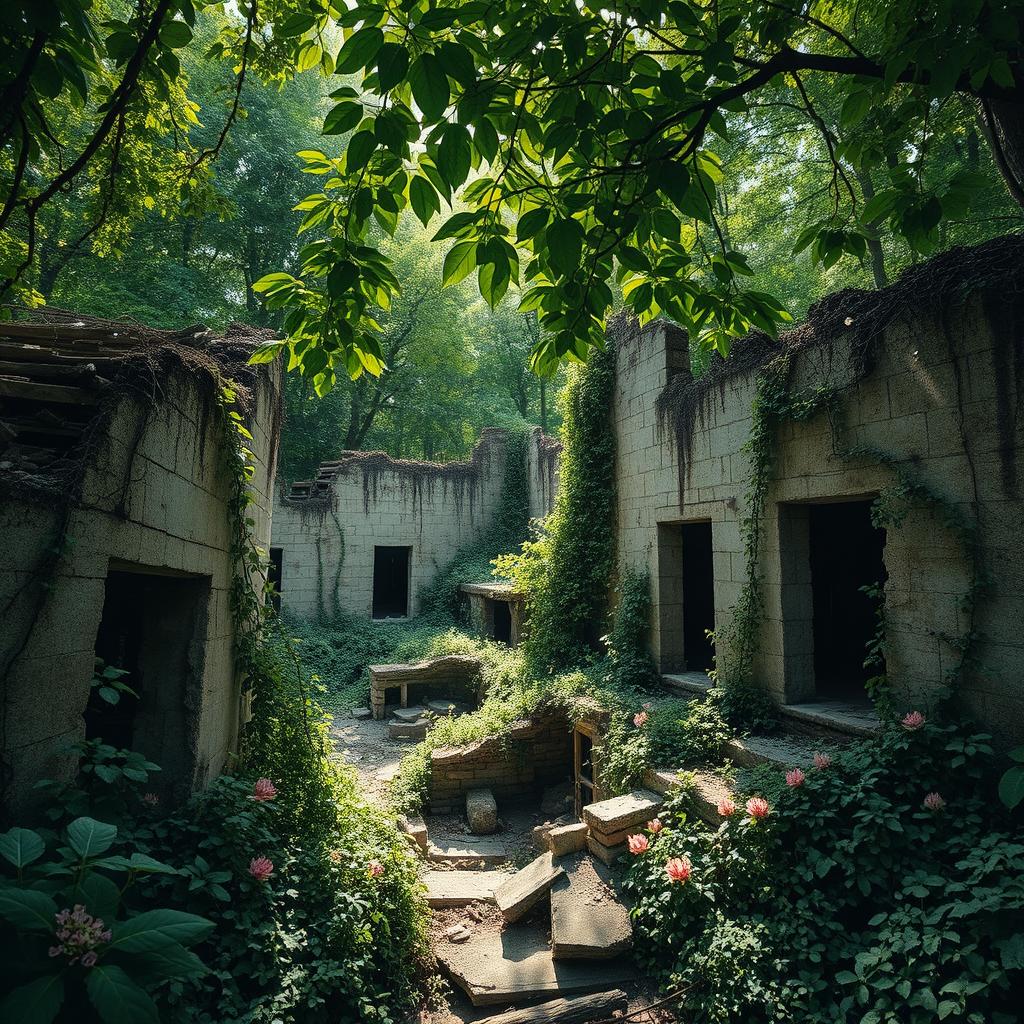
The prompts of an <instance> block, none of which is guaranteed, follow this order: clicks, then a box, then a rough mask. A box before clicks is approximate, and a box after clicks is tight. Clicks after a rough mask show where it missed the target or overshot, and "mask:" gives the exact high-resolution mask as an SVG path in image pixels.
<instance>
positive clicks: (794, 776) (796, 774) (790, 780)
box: [786, 768, 807, 789]
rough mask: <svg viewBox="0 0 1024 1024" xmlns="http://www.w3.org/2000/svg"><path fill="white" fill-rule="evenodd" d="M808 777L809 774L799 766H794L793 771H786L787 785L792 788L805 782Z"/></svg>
mask: <svg viewBox="0 0 1024 1024" xmlns="http://www.w3.org/2000/svg"><path fill="white" fill-rule="evenodd" d="M806 778H807V776H806V775H804V773H803V772H802V771H801V770H800V769H799V768H794V769H793V770H792V771H789V772H786V785H787V786H789V788H790V789H796V788H797V787H798V786H802V785H803V784H804V780H805V779H806Z"/></svg>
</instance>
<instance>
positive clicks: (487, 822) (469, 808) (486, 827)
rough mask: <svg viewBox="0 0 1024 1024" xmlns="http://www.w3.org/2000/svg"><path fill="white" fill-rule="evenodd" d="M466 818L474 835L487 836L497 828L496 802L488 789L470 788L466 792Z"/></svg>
mask: <svg viewBox="0 0 1024 1024" xmlns="http://www.w3.org/2000/svg"><path fill="white" fill-rule="evenodd" d="M466 820H467V821H468V822H469V830H470V832H472V833H473V835H475V836H489V835H491V833H493V832H496V831H497V830H498V803H497V801H496V800H495V799H494V794H493V793H492V792H491V791H490V790H489V789H471V790H470V791H469V792H468V793H467V794H466Z"/></svg>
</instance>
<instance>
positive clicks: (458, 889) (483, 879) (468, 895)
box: [423, 871, 510, 907]
mask: <svg viewBox="0 0 1024 1024" xmlns="http://www.w3.org/2000/svg"><path fill="white" fill-rule="evenodd" d="M509 877H510V876H509V875H508V874H507V873H506V872H504V871H428V872H427V873H426V874H425V875H424V876H423V884H424V885H426V887H427V905H428V906H431V907H465V906H467V905H468V904H470V903H493V902H494V893H495V892H496V891H497V889H498V887H499V886H500V885H502V884H503V883H504V882H506V881H508V879H509Z"/></svg>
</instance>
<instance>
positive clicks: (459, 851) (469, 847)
mask: <svg viewBox="0 0 1024 1024" xmlns="http://www.w3.org/2000/svg"><path fill="white" fill-rule="evenodd" d="M427 858H428V859H429V860H433V861H437V862H439V863H449V864H450V863H452V862H453V861H463V860H466V861H469V860H478V861H481V862H483V863H484V864H504V863H505V861H507V860H508V858H509V851H508V846H507V845H506V841H505V839H504V838H502V837H500V836H481V837H479V838H473V837H470V836H467V837H466V838H465V839H462V840H456V839H445V838H438V839H436V840H435V841H434V842H432V843H430V844H429V846H428V847H427Z"/></svg>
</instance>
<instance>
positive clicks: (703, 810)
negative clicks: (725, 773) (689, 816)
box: [686, 771, 733, 828]
mask: <svg viewBox="0 0 1024 1024" xmlns="http://www.w3.org/2000/svg"><path fill="white" fill-rule="evenodd" d="M686 794H687V802H688V803H689V805H690V806H691V807H692V808H693V810H694V813H695V814H696V815H697V816H698V817H699V818H701V819H702V820H703V821H705V822H706V823H707V824H708V825H711V826H712V827H713V828H718V826H719V825H720V824H721V823H722V816H721V815H720V814H719V813H718V804H719V803H720V802H721V801H722V800H724V799H725V798H726V797H731V796H732V795H733V791H732V787H731V786H730V785H729V784H728V783H727V782H726V781H725V779H723V778H721V776H719V775H715V773H714V772H703V771H696V772H693V782H692V784H691V785H690V786H689V787H688V788H687V791H686Z"/></svg>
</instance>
